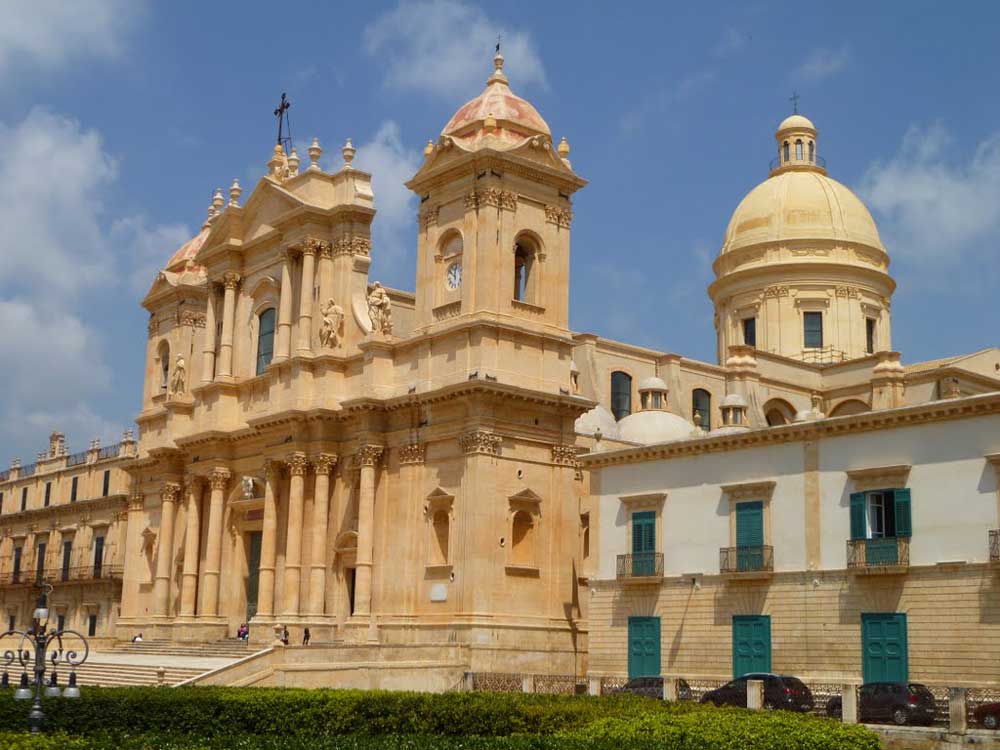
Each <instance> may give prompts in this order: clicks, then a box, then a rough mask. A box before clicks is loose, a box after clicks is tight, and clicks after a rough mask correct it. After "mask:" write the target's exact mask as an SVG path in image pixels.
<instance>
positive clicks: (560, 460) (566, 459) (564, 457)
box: [552, 444, 579, 467]
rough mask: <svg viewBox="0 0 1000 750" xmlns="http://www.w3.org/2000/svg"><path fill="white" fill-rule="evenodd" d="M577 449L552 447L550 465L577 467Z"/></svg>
mask: <svg viewBox="0 0 1000 750" xmlns="http://www.w3.org/2000/svg"><path fill="white" fill-rule="evenodd" d="M577 454H578V451H577V447H576V446H575V445H560V444H556V445H553V446H552V463H554V464H557V465H559V466H574V467H575V466H577V464H579V461H578V460H577Z"/></svg>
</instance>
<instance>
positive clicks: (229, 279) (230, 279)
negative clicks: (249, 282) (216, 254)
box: [222, 271, 240, 289]
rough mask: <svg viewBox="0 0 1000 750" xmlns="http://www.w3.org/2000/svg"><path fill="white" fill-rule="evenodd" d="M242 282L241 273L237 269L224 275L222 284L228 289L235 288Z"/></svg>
mask: <svg viewBox="0 0 1000 750" xmlns="http://www.w3.org/2000/svg"><path fill="white" fill-rule="evenodd" d="M239 283H240V275H239V274H238V273H236V272H235V271H228V272H227V273H225V274H224V275H223V276H222V285H223V286H224V287H225V288H226V289H235V288H236V287H237V286H238V285H239Z"/></svg>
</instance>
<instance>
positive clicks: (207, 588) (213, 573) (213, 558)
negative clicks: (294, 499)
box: [201, 468, 232, 617]
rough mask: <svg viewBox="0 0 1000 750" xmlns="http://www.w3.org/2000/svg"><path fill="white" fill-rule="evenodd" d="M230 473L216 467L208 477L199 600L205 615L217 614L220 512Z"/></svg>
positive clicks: (220, 541)
mask: <svg viewBox="0 0 1000 750" xmlns="http://www.w3.org/2000/svg"><path fill="white" fill-rule="evenodd" d="M231 477H232V474H231V473H230V472H229V469H223V468H217V469H214V470H213V471H212V475H211V476H210V477H209V479H208V481H209V485H210V486H211V488H212V495H211V499H210V500H209V506H208V534H207V536H206V537H205V571H204V573H203V574H202V576H201V577H202V581H203V590H204V596H203V598H202V600H201V603H202V612H201V614H202V615H204V616H205V617H215V616H216V615H218V614H219V573H220V570H219V569H220V566H221V563H222V513H223V511H224V510H225V506H226V488H227V487H228V486H229V479H230V478H231Z"/></svg>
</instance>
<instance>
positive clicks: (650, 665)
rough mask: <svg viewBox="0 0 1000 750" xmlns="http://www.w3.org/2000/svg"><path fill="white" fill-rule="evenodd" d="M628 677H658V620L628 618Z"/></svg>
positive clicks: (653, 618) (654, 618)
mask: <svg viewBox="0 0 1000 750" xmlns="http://www.w3.org/2000/svg"><path fill="white" fill-rule="evenodd" d="M628 676H629V679H632V678H633V677H659V676H660V618H659V617H630V618H628Z"/></svg>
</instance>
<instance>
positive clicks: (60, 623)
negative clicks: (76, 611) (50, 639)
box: [56, 615, 66, 632]
mask: <svg viewBox="0 0 1000 750" xmlns="http://www.w3.org/2000/svg"><path fill="white" fill-rule="evenodd" d="M65 629H66V615H59V617H57V618H56V630H57V631H60V632H61V631H63V630H65Z"/></svg>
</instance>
